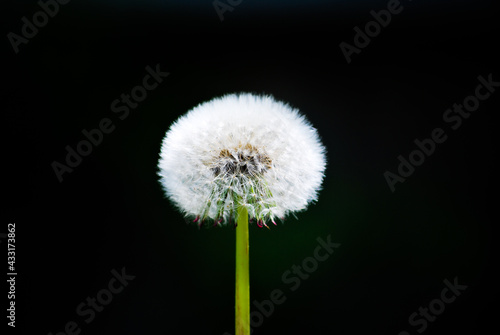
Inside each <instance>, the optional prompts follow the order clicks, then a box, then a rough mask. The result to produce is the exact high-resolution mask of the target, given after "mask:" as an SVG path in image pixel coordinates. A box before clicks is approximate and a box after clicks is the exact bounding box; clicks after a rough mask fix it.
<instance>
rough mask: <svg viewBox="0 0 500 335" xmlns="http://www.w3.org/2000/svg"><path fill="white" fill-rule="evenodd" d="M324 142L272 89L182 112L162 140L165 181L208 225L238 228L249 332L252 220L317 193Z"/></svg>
mask: <svg viewBox="0 0 500 335" xmlns="http://www.w3.org/2000/svg"><path fill="white" fill-rule="evenodd" d="M325 165H326V160H325V148H324V147H323V145H322V144H321V141H320V139H319V136H318V134H317V132H316V129H314V128H313V127H312V126H311V124H310V123H309V122H308V121H307V120H306V118H305V117H304V116H303V115H301V114H300V113H299V112H298V110H296V109H293V108H291V107H290V106H288V105H287V104H285V103H282V102H278V101H276V100H274V99H273V97H271V96H257V95H252V94H231V95H225V96H223V97H220V98H216V99H213V100H211V101H209V102H205V103H202V104H200V105H198V106H197V107H195V108H193V109H192V110H190V111H189V112H188V113H186V114H185V115H183V116H181V117H180V118H179V119H178V120H177V121H176V122H175V123H174V124H172V126H171V127H170V129H169V130H168V132H167V133H166V136H165V138H164V140H163V143H162V147H161V153H160V161H159V172H158V174H159V176H160V182H161V184H162V186H163V188H164V190H165V193H166V195H167V196H168V198H169V199H170V200H171V201H172V202H173V203H174V204H175V205H176V207H177V208H178V209H179V210H180V211H181V212H182V213H184V215H185V216H187V217H191V219H193V222H195V223H196V224H198V225H199V226H200V227H201V226H202V225H203V224H210V225H213V226H222V225H228V224H234V225H235V226H236V227H237V228H236V334H237V335H240V334H241V335H242V334H245V335H246V334H249V329H250V325H249V324H250V316H249V315H250V305H249V301H250V299H249V280H248V279H249V276H248V219H250V222H255V223H256V225H257V226H258V227H267V228H269V225H277V223H276V221H277V218H280V219H284V218H285V217H286V216H287V215H289V214H291V213H293V212H296V211H301V210H304V209H305V208H306V207H307V205H308V204H309V203H311V202H313V201H315V200H317V197H318V191H319V189H320V187H321V183H322V181H323V177H324V170H325Z"/></svg>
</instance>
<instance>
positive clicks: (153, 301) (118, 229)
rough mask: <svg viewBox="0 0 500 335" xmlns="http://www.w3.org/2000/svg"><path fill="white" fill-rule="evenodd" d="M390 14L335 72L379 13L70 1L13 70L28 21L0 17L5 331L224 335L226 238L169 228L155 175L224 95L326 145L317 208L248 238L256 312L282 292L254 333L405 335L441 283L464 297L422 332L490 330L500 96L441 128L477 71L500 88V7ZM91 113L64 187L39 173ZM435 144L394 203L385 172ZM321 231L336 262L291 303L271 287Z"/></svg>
mask: <svg viewBox="0 0 500 335" xmlns="http://www.w3.org/2000/svg"><path fill="white" fill-rule="evenodd" d="M401 4H402V6H403V10H402V11H401V13H400V14H397V15H394V16H393V17H392V20H391V22H390V24H389V25H388V26H387V27H386V28H383V29H382V31H381V32H380V34H378V35H377V36H376V37H373V38H372V40H371V42H370V44H369V45H368V46H367V47H366V48H363V49H362V50H361V52H360V53H359V54H354V55H353V56H352V62H351V63H350V64H348V63H347V62H346V59H345V58H344V56H343V54H342V52H341V50H340V48H339V44H340V43H341V42H342V41H345V42H347V43H349V44H352V43H353V37H354V30H353V28H354V27H356V26H358V27H360V28H363V27H364V25H365V24H366V23H367V22H369V21H370V20H372V17H371V15H370V11H371V10H375V11H379V10H381V9H384V8H386V6H387V1H372V2H367V1H359V2H356V1H353V2H350V3H349V4H347V2H340V1H331V2H326V1H316V2H315V1H312V2H310V3H308V4H305V1H304V2H284V1H283V2H281V1H276V2H271V3H266V2H263V1H251V0H243V1H242V2H241V4H239V5H238V6H236V7H234V10H233V11H232V12H226V13H224V21H220V19H219V17H218V15H217V13H216V11H215V9H214V7H213V5H212V3H211V1H209V0H207V1H193V2H189V3H186V4H182V3H181V2H180V1H179V2H178V3H176V2H162V1H142V2H140V1H133V2H132V1H128V2H127V1H123V2H119V1H110V2H102V3H100V2H97V1H95V2H92V1H91V2H82V1H77V0H73V1H71V2H70V3H68V4H67V5H64V6H61V8H60V10H59V13H58V14H57V15H56V16H55V17H54V18H51V19H50V20H49V22H48V24H47V25H46V26H45V27H43V28H40V31H39V32H38V34H37V35H36V36H35V37H34V38H32V39H31V40H30V41H29V43H28V44H26V45H21V46H20V51H19V53H17V54H16V53H15V52H14V51H13V48H12V46H11V44H10V42H9V40H8V39H7V34H8V33H9V32H14V33H16V34H20V31H21V26H22V22H21V18H22V17H23V16H26V17H28V18H31V17H32V15H33V14H34V13H35V12H37V11H39V10H40V8H39V6H38V5H37V4H36V2H35V1H11V0H9V1H6V2H4V4H3V9H2V11H1V17H2V21H1V22H2V31H3V34H4V36H5V37H4V39H3V44H2V63H3V64H2V65H3V71H2V79H3V82H4V85H3V88H2V93H1V96H2V100H1V101H2V116H3V117H5V119H6V121H3V125H5V126H4V127H3V128H4V132H3V134H4V135H5V138H4V140H3V146H2V147H3V149H4V152H3V155H2V157H3V160H4V161H3V164H2V165H3V167H4V173H3V180H4V182H3V183H2V185H3V187H2V190H3V193H4V198H5V200H4V201H2V203H3V204H2V208H3V210H2V219H3V220H2V223H1V224H2V225H3V227H2V228H1V229H0V232H1V233H3V232H6V230H7V224H8V223H9V222H15V223H16V248H17V252H16V269H17V272H18V276H17V284H16V290H17V294H16V306H17V310H16V312H17V318H16V328H15V330H14V329H12V328H10V327H8V328H9V329H8V331H9V332H10V333H19V334H34V333H37V334H48V333H49V332H53V333H54V334H56V333H57V332H59V331H62V330H63V329H64V326H65V324H66V323H67V322H69V321H76V322H77V323H78V324H79V325H80V326H81V334H224V332H231V333H233V323H234V317H233V313H234V307H233V304H234V301H233V299H234V296H233V294H234V293H233V292H234V230H233V229H232V228H230V227H225V228H217V229H201V230H198V229H197V228H196V226H194V225H189V224H186V221H185V219H184V218H183V217H182V215H181V214H179V213H178V212H177V211H175V209H174V208H173V206H172V205H171V204H170V203H169V201H168V200H167V199H165V198H164V195H163V193H162V190H161V188H160V185H159V183H158V178H157V176H156V164H157V160H158V152H159V149H160V143H161V140H162V138H163V136H164V134H165V131H166V130H167V129H168V127H169V125H170V124H171V123H172V122H173V121H174V120H175V119H177V118H178V117H179V116H180V115H182V114H183V113H185V112H186V111H187V110H189V109H190V108H192V107H194V106H196V105H197V104H199V103H201V102H204V101H206V100H209V99H211V98H213V97H215V96H220V95H223V94H226V93H233V92H241V91H244V92H254V93H258V94H272V95H273V96H275V98H277V99H278V100H283V101H286V102H288V103H290V104H291V105H292V106H294V107H296V108H298V109H300V110H301V111H302V112H303V113H304V114H306V115H307V117H308V118H309V120H310V121H311V122H312V123H313V124H314V125H315V127H316V128H317V129H318V132H319V134H320V135H321V137H322V140H323V143H324V144H325V146H326V147H327V149H328V168H327V171H326V179H325V182H324V185H323V190H322V192H321V194H320V198H319V201H318V203H317V204H315V205H312V206H311V207H310V208H309V209H308V210H307V211H306V212H302V213H298V214H297V219H296V218H293V217H291V218H288V219H287V220H286V221H285V223H284V224H280V225H279V226H278V227H273V228H272V229H271V230H266V229H259V228H257V227H256V226H252V227H251V229H250V230H251V231H250V235H251V236H250V237H251V276H252V277H251V288H252V293H251V294H252V299H256V300H258V301H262V300H265V299H269V294H270V292H271V291H272V290H274V289H281V290H282V291H283V292H284V293H285V295H286V301H285V302H284V303H283V304H281V305H278V306H275V310H274V313H273V314H272V315H271V316H270V317H268V318H265V320H264V322H263V324H262V325H261V326H260V327H258V328H257V329H256V330H255V332H254V333H255V334H289V333H321V334H333V333H335V334H366V333H371V334H394V335H397V334H399V333H400V332H401V331H405V330H406V331H408V332H409V333H410V334H416V333H417V327H413V326H411V325H409V323H408V317H409V316H410V315H411V314H412V313H413V312H416V311H417V310H418V308H419V307H420V306H428V304H429V302H430V301H431V300H433V299H435V298H439V296H440V292H441V290H442V289H443V287H444V284H443V280H444V279H448V280H450V281H453V278H455V277H458V282H459V283H460V284H464V285H467V286H468V288H467V289H466V290H465V291H464V292H463V293H462V295H461V296H460V297H458V298H457V300H456V301H455V302H453V303H451V304H449V305H446V309H445V311H444V312H443V313H442V314H441V315H439V316H438V317H437V319H436V321H435V322H432V323H429V325H428V328H427V329H426V330H425V333H426V334H443V333H453V332H459V331H464V332H467V333H469V334H484V333H486V330H487V329H488V328H489V327H493V329H495V325H496V322H495V320H496V316H497V313H498V307H497V303H498V284H497V277H496V276H495V275H494V270H495V267H496V266H497V264H498V258H496V255H495V252H494V249H495V248H494V243H495V237H496V231H497V230H496V227H495V225H494V222H493V209H495V208H496V207H495V206H496V205H497V204H496V200H497V196H496V192H495V191H494V190H493V185H492V184H493V180H494V179H495V175H496V173H497V168H496V166H495V165H494V158H495V156H496V150H495V149H496V146H495V145H494V143H493V141H494V138H495V137H496V136H495V132H496V127H497V125H496V123H495V122H494V114H495V112H497V111H498V106H499V104H498V101H499V98H498V96H497V95H498V94H500V93H498V92H496V93H494V94H492V95H491V97H490V98H489V99H488V100H486V101H484V102H482V103H481V105H480V107H479V109H478V110H477V111H475V112H474V113H473V114H472V115H471V117H470V118H469V119H467V120H464V122H463V124H462V126H461V127H460V128H459V129H457V130H451V128H450V127H449V125H447V124H446V123H445V122H443V119H442V116H443V113H444V111H445V110H446V109H448V108H450V107H452V105H453V104H454V103H462V102H463V100H464V98H465V97H467V96H469V95H471V94H473V93H474V89H475V87H476V85H477V84H478V80H477V77H478V76H479V75H482V76H484V77H487V76H488V74H490V73H491V74H492V76H493V79H494V80H496V81H500V71H499V69H498V66H497V63H498V59H499V53H498V51H496V46H497V44H498V34H497V31H495V28H496V26H497V22H495V20H496V18H497V17H498V11H495V10H494V8H493V1H474V2H473V1H465V0H464V1H430V0H421V1H412V2H410V1H404V2H401ZM156 64H160V65H159V66H160V68H161V69H162V70H163V71H167V72H169V73H170V75H169V76H168V77H167V78H166V79H165V80H164V82H163V83H161V84H160V85H159V86H158V88H156V89H155V90H154V91H151V92H149V93H148V97H147V99H146V100H145V101H143V102H141V103H140V105H139V107H138V108H136V109H135V110H134V111H133V112H132V113H131V114H130V115H129V116H128V117H127V118H126V119H124V120H120V119H119V118H118V117H117V115H116V114H114V113H113V112H112V111H111V109H110V103H111V102H112V101H113V100H115V99H117V98H119V96H120V94H122V93H129V92H130V90H131V89H132V88H133V87H134V86H136V85H139V84H141V82H142V78H143V77H144V75H145V74H146V70H145V67H146V66H148V65H149V66H151V67H153V68H154V67H155V66H156ZM103 118H110V119H111V120H112V121H113V124H114V125H115V126H116V128H115V130H114V131H113V132H112V133H111V134H107V135H105V137H104V140H103V142H102V143H101V144H100V145H99V146H97V147H94V149H93V151H92V153H91V154H90V155H89V156H87V157H84V158H83V161H82V163H81V164H80V165H79V166H77V167H76V168H75V169H74V171H73V172H72V173H68V174H65V175H64V181H63V182H62V183H60V182H59V181H58V179H57V177H56V175H55V173H54V171H53V170H52V167H51V164H52V162H54V161H59V162H61V163H63V162H64V159H65V155H66V150H65V147H66V146H67V145H69V146H72V147H73V148H74V147H75V146H76V144H77V143H78V142H79V141H80V140H82V139H83V135H82V133H81V131H82V130H83V129H92V128H96V127H97V126H98V124H99V121H100V120H101V119H103ZM438 127H441V128H443V129H444V130H445V131H446V134H447V135H448V139H447V140H446V142H444V143H442V144H439V145H438V146H437V148H436V151H435V153H434V154H432V155H431V156H430V157H427V158H426V160H425V162H424V163H423V164H422V166H419V167H417V168H416V169H415V172H414V173H413V174H412V175H411V176H410V177H409V178H408V179H407V180H406V181H405V182H404V183H399V184H397V185H396V191H395V192H394V193H392V192H391V191H390V189H389V187H388V185H387V183H386V181H385V179H384V176H383V174H384V172H385V171H387V170H390V171H392V172H396V171H397V165H398V160H397V157H398V156H399V155H403V156H405V157H408V155H409V153H410V152H412V151H413V150H414V149H415V145H414V144H413V141H414V140H415V139H417V138H418V139H424V138H428V137H429V136H430V134H431V131H432V130H433V129H434V128H438ZM194 135H195V134H194ZM328 235H331V237H332V240H333V241H335V242H337V243H340V244H341V246H340V248H339V249H338V250H337V251H336V252H335V253H334V254H333V255H332V256H331V257H330V258H329V259H328V260H327V261H325V262H323V263H320V264H319V266H318V270H317V271H315V272H313V273H311V275H310V277H309V278H308V279H307V280H303V281H302V282H301V286H300V287H299V288H298V289H297V290H296V291H293V292H292V291H291V290H290V285H287V284H285V283H283V282H282V280H281V277H282V274H283V273H284V272H285V271H286V270H288V269H290V268H291V266H292V265H293V264H301V262H302V260H303V259H304V258H306V257H309V256H312V251H313V250H314V248H315V247H316V246H317V242H316V239H317V238H318V237H322V238H324V239H326V237H327V236H328ZM6 242H7V241H6V240H5V239H3V240H2V243H1V244H0V245H1V248H2V250H3V251H2V252H3V253H4V255H5V257H2V259H6ZM123 267H125V268H126V271H127V273H130V274H131V275H134V276H135V279H134V280H132V281H131V282H130V285H129V286H128V287H126V288H125V289H124V290H123V291H122V292H121V293H119V294H117V295H116V296H114V297H113V300H112V302H111V303H110V304H109V305H108V306H105V308H104V310H103V311H102V312H101V313H97V315H96V317H95V319H94V320H93V321H92V322H91V323H89V324H86V323H85V321H84V318H83V317H81V316H79V315H77V313H76V306H77V305H78V304H80V303H81V302H83V301H85V299H86V298H87V297H89V296H91V297H95V296H96V294H97V292H98V291H99V290H101V289H103V288H106V287H107V285H108V282H109V280H110V279H111V277H112V274H111V270H112V269H116V270H118V271H120V269H122V268H123ZM6 271H7V270H6V266H5V271H4V272H5V273H6ZM3 287H4V292H5V293H1V296H2V297H3V298H2V310H4V311H5V309H6V308H7V303H8V300H7V298H6V293H7V289H8V288H7V286H6V285H4V286H3ZM4 313H6V312H4ZM2 320H4V321H2V322H3V323H7V321H6V318H5V317H2ZM2 326H3V325H2Z"/></svg>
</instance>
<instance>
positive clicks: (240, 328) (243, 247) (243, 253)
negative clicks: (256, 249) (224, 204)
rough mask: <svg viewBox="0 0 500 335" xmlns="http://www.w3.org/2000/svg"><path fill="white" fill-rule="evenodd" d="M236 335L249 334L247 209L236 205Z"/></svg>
mask: <svg viewBox="0 0 500 335" xmlns="http://www.w3.org/2000/svg"><path fill="white" fill-rule="evenodd" d="M235 302H236V303H235V317H236V330H235V334H236V335H249V334H250V280H249V269H248V210H247V209H246V207H244V206H238V217H237V226H236V294H235Z"/></svg>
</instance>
